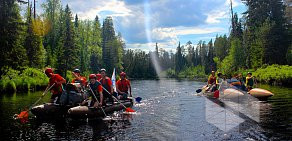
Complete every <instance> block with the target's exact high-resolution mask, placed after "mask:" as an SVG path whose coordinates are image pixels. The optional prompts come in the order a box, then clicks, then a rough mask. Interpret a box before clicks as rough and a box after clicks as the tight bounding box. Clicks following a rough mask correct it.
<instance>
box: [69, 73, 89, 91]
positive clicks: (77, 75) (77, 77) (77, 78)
mask: <svg viewBox="0 0 292 141" xmlns="http://www.w3.org/2000/svg"><path fill="white" fill-rule="evenodd" d="M72 74H73V76H74V77H75V78H74V79H73V80H72V83H80V84H81V85H82V86H84V87H85V86H86V85H87V80H86V78H85V77H83V76H81V74H80V70H79V69H74V70H73V72H72Z"/></svg>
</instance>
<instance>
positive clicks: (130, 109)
mask: <svg viewBox="0 0 292 141" xmlns="http://www.w3.org/2000/svg"><path fill="white" fill-rule="evenodd" d="M97 82H98V83H99V84H100V85H101V87H102V89H103V90H105V91H106V92H107V93H108V94H109V95H110V96H112V97H113V98H114V99H115V100H117V101H118V102H119V103H120V104H121V105H122V106H123V107H124V108H125V109H126V112H135V110H133V109H132V108H130V107H128V108H127V107H126V106H125V105H124V104H123V103H121V102H120V101H119V100H118V99H117V98H116V97H114V96H113V95H111V93H110V92H109V91H107V90H106V89H105V88H104V87H103V86H102V84H101V83H100V82H99V81H97Z"/></svg>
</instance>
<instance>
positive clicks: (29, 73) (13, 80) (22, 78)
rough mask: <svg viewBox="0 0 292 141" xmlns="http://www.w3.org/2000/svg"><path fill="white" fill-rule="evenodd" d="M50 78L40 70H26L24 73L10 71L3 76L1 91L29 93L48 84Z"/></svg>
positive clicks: (0, 83)
mask: <svg viewBox="0 0 292 141" xmlns="http://www.w3.org/2000/svg"><path fill="white" fill-rule="evenodd" d="M48 81H49V78H48V77H47V76H46V75H45V74H44V73H43V71H42V70H40V69H35V68H24V69H23V70H22V71H17V70H13V69H8V71H7V73H6V74H5V75H2V76H1V80H0V86H1V91H6V92H12V91H16V90H17V91H28V90H30V89H34V90H35V89H37V88H40V87H43V86H46V85H47V84H48Z"/></svg>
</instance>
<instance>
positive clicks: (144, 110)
mask: <svg viewBox="0 0 292 141" xmlns="http://www.w3.org/2000/svg"><path fill="white" fill-rule="evenodd" d="M131 83H132V87H133V95H134V97H135V96H140V97H142V98H143V99H142V102H141V104H135V105H134V106H133V109H134V110H136V111H137V112H136V113H135V114H132V115H122V113H121V112H119V113H116V114H115V116H121V118H117V119H116V120H111V121H102V120H72V119H69V118H66V119H52V120H39V119H36V118H35V117H33V115H32V114H31V113H30V118H29V121H28V123H25V124H23V123H20V122H19V121H17V120H13V118H12V116H13V115H14V114H15V113H19V112H20V111H21V110H22V109H23V108H24V107H25V106H29V105H31V104H32V103H34V102H35V101H36V100H37V99H38V98H39V97H40V95H41V93H42V92H33V93H24V94H13V95H9V94H1V96H0V101H1V103H0V113H1V114H0V132H1V134H0V138H1V140H3V141H6V140H151V141H153V140H224V139H227V140H292V89H291V88H285V87H276V86H268V85H261V86H259V87H262V88H265V89H267V90H270V91H271V92H273V93H274V94H275V95H274V96H273V97H271V98H269V99H268V101H255V102H254V103H253V104H255V105H257V107H259V109H257V110H258V115H257V116H258V119H254V118H253V117H248V116H245V115H244V114H242V113H241V112H238V113H236V107H240V105H239V104H237V105H235V106H234V107H233V106H231V107H229V108H225V107H224V106H220V104H217V103H216V102H214V101H213V100H210V99H208V98H206V97H204V96H200V95H197V94H196V92H195V91H196V90H197V89H199V88H200V87H202V86H203V84H204V83H202V82H196V81H186V80H171V79H170V80H168V79H166V80H160V81H156V80H135V81H132V82H131ZM48 99H49V95H47V96H46V97H45V98H44V99H42V101H41V102H40V103H44V102H45V101H48ZM234 111H235V112H234Z"/></svg>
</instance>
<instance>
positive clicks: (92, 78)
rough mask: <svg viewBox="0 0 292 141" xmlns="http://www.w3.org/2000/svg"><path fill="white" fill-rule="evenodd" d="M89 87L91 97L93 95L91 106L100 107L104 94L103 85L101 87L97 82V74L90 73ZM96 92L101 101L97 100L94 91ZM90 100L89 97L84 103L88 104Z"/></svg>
mask: <svg viewBox="0 0 292 141" xmlns="http://www.w3.org/2000/svg"><path fill="white" fill-rule="evenodd" d="M88 87H89V89H91V90H92V91H91V90H89V97H91V103H90V106H93V107H100V106H102V105H103V94H102V87H101V84H100V83H98V82H97V78H96V75H95V74H90V75H89V85H88ZM92 92H94V95H95V97H96V98H97V99H98V101H99V102H97V101H96V99H95V97H94V95H93V93H92ZM87 102H88V98H87V99H85V100H84V101H83V102H82V105H86V104H87Z"/></svg>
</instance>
